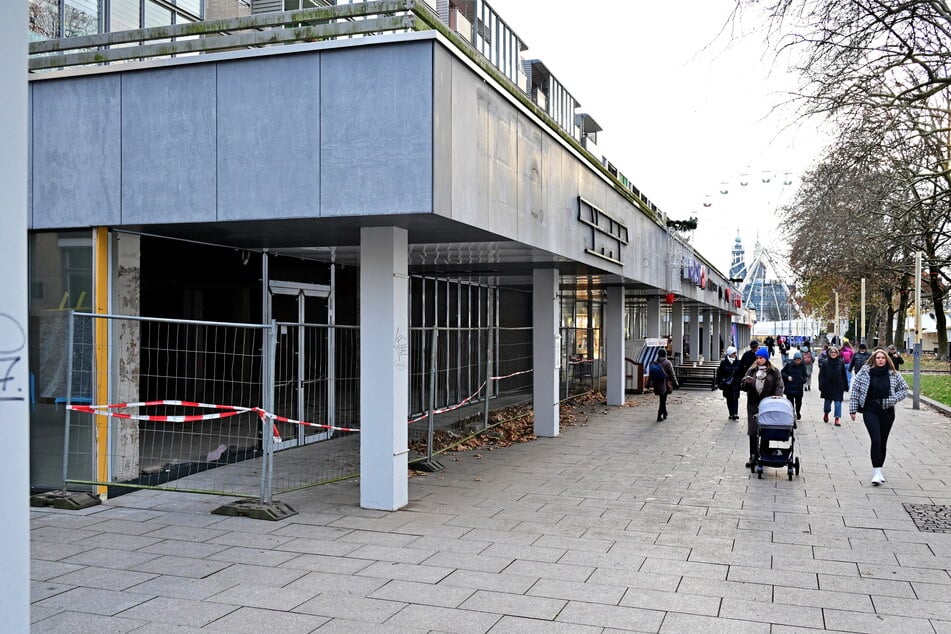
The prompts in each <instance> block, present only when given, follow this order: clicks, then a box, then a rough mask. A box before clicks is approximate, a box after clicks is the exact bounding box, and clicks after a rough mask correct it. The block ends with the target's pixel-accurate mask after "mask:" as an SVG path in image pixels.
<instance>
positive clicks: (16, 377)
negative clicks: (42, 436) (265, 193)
mask: <svg viewBox="0 0 951 634" xmlns="http://www.w3.org/2000/svg"><path fill="white" fill-rule="evenodd" d="M26 25H27V3H26V2H4V3H2V4H0V59H3V63H2V64H0V93H2V94H3V99H0V138H3V152H0V190H2V191H3V197H2V198H0V214H2V216H3V229H4V230H3V232H2V233H0V267H2V269H3V276H2V278H0V297H3V309H2V312H0V341H2V343H3V345H2V346H0V350H2V352H3V354H2V357H3V361H4V363H3V365H4V368H5V370H4V372H5V379H4V380H3V381H2V383H0V395H2V397H3V398H2V400H0V420H3V421H4V425H5V429H4V432H5V433H4V435H3V438H4V440H3V450H4V456H3V460H0V482H3V486H2V487H0V508H2V509H3V513H2V514H0V535H3V546H4V547H3V550H2V551H0V570H2V571H3V574H0V615H2V618H3V629H4V631H6V632H29V631H30V525H29V522H30V507H29V503H28V502H27V499H28V497H27V496H28V492H29V490H30V408H29V395H30V386H29V371H30V369H29V364H28V363H27V354H28V351H29V347H28V345H27V332H28V329H29V326H28V321H27V315H28V310H27V297H28V294H27V239H26V235H27V234H26V218H27V197H26V183H27V160H26V158H27V157H26V154H27V143H26V141H27V129H28V127H27V81H26V74H27V70H26V69H27V61H26V57H27V55H26V52H27V33H28V29H27V28H26ZM64 195H65V194H64Z"/></svg>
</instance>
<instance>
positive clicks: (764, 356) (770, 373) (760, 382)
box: [740, 348, 783, 469]
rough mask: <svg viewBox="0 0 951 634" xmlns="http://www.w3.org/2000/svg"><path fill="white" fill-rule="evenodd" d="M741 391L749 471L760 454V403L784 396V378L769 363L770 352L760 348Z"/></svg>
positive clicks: (741, 383)
mask: <svg viewBox="0 0 951 634" xmlns="http://www.w3.org/2000/svg"><path fill="white" fill-rule="evenodd" d="M740 389H742V390H744V391H745V392H746V433H747V434H748V435H749V439H750V459H749V461H748V462H747V463H746V467H747V469H748V468H749V467H750V465H751V464H753V463H754V462H755V460H756V456H757V455H758V454H759V447H757V442H756V437H757V433H758V431H759V427H758V425H759V424H758V422H757V419H756V414H757V412H758V411H759V403H760V401H762V400H763V399H764V398H769V397H770V396H780V397H781V396H782V395H783V377H782V376H781V375H780V373H779V370H778V369H777V368H775V367H773V365H772V364H771V363H770V362H769V350H768V349H766V348H759V349H758V350H757V351H756V359H755V361H754V362H753V365H752V366H751V367H750V368H749V369H748V370H747V371H746V375H745V376H744V377H743V380H742V381H740Z"/></svg>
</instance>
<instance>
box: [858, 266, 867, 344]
mask: <svg viewBox="0 0 951 634" xmlns="http://www.w3.org/2000/svg"><path fill="white" fill-rule="evenodd" d="M859 343H865V344H866V345H868V344H867V343H866V341H865V278H864V277H863V278H862V334H861V336H860V337H859Z"/></svg>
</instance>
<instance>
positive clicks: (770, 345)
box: [763, 335, 776, 359]
mask: <svg viewBox="0 0 951 634" xmlns="http://www.w3.org/2000/svg"><path fill="white" fill-rule="evenodd" d="M763 345H764V346H766V349H767V350H768V351H769V358H770V359H772V358H773V353H774V352H776V349H775V347H774V346H775V345H776V340H775V339H773V335H766V339H764V340H763Z"/></svg>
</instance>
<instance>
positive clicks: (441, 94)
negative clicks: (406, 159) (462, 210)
mask: <svg viewBox="0 0 951 634" xmlns="http://www.w3.org/2000/svg"><path fill="white" fill-rule="evenodd" d="M452 64H453V62H452V58H451V57H450V55H449V52H448V51H447V50H446V49H444V48H443V47H441V46H437V47H435V50H434V51H433V211H435V212H436V213H441V214H444V215H448V214H449V211H450V209H451V208H452Z"/></svg>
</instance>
